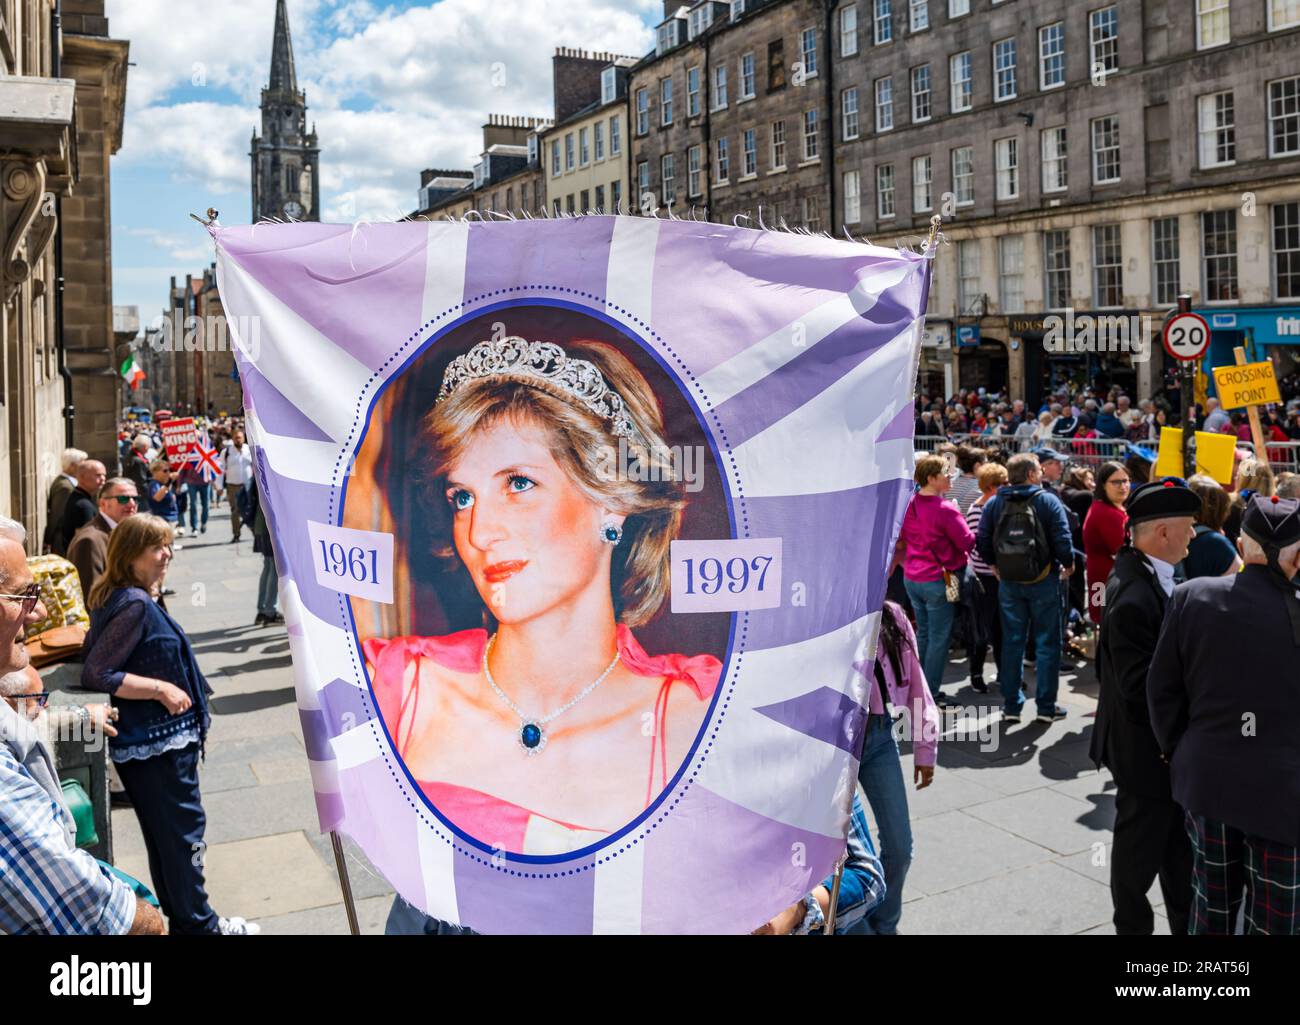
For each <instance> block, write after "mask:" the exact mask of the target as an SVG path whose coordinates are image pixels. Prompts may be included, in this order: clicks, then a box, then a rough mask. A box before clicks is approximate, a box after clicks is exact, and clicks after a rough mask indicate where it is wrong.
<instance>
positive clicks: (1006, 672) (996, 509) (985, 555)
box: [975, 452, 1074, 723]
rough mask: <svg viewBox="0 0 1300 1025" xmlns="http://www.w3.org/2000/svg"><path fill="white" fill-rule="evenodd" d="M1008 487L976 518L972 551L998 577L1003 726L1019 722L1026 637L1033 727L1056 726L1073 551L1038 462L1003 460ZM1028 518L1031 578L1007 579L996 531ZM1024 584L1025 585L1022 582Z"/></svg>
mask: <svg viewBox="0 0 1300 1025" xmlns="http://www.w3.org/2000/svg"><path fill="white" fill-rule="evenodd" d="M1007 479H1008V480H1009V481H1010V483H1009V484H1007V485H1006V486H1005V487H1002V488H999V489H998V493H997V494H996V495H994V496H993V497H992V498H990V499H989V501H988V503H987V504H986V505H985V506H984V513H983V515H981V516H980V529H979V535H978V536H977V537H976V539H975V546H976V548H977V549H978V550H979V553H980V558H981V559H983V560H984V561H985V562H986V563H988V565H989V566H991V567H993V569H994V572H995V573H997V575H998V604H999V607H1000V611H1001V615H1002V665H1001V666H999V667H998V668H999V670H1000V671H999V673H998V675H999V676H1000V677H1001V683H1002V702H1003V708H1002V717H1003V721H1004V722H1008V723H1017V722H1019V721H1020V713H1021V709H1022V708H1023V707H1024V703H1025V702H1024V699H1023V698H1022V697H1021V696H1020V681H1021V678H1022V676H1023V674H1024V665H1023V662H1024V657H1025V645H1026V642H1027V641H1028V639H1029V637H1030V635H1031V632H1032V636H1033V638H1034V649H1035V651H1036V652H1037V661H1036V665H1037V676H1038V689H1037V692H1036V694H1035V703H1036V704H1037V706H1038V721H1039V722H1053V721H1054V720H1057V719H1064V718H1065V709H1063V708H1062V707H1061V706H1060V705H1058V704H1057V703H1056V692H1057V687H1058V683H1059V677H1060V668H1061V590H1060V578H1061V577H1068V576H1069V575H1070V574H1071V573H1073V572H1074V546H1073V544H1072V543H1071V538H1070V523H1069V520H1068V519H1067V517H1066V513H1065V505H1064V504H1063V503H1062V502H1061V500H1060V499H1059V498H1057V497H1056V496H1055V495H1054V494H1052V493H1051V492H1050V491H1046V490H1044V489H1043V487H1042V480H1043V471H1042V468H1041V467H1040V466H1039V465H1038V457H1037V456H1035V455H1034V454H1033V453H1030V452H1024V453H1021V454H1020V455H1015V456H1012V457H1011V458H1010V459H1009V460H1008V461H1007ZM1022 507H1023V508H1024V509H1027V510H1029V511H1032V513H1033V516H1034V520H1035V521H1036V525H1037V531H1038V537H1037V540H1033V539H1031V540H1033V544H1032V547H1033V550H1034V552H1035V554H1034V556H1033V560H1034V568H1038V567H1041V568H1038V571H1037V572H1036V573H1035V574H1034V575H1032V576H1029V575H1028V574H1027V573H1024V572H1021V573H1018V574H1017V579H1012V578H1011V574H1010V572H1009V570H1010V567H1011V563H1010V561H1009V559H1008V556H1007V551H1006V550H1005V546H1004V550H1003V551H1002V552H1001V553H999V551H998V547H999V543H998V537H999V531H998V526H999V522H1000V520H1001V519H1002V517H1003V516H1004V515H1005V514H1006V513H1008V512H1012V511H1015V510H1020V509H1021V508H1022ZM1019 577H1027V579H1019Z"/></svg>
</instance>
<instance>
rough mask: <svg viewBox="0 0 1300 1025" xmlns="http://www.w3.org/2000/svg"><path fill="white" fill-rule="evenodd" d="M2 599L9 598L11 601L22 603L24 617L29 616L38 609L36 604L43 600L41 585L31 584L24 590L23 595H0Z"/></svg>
mask: <svg viewBox="0 0 1300 1025" xmlns="http://www.w3.org/2000/svg"><path fill="white" fill-rule="evenodd" d="M0 598H7V599H8V600H9V601H20V602H22V603H23V615H24V616H25V615H27V614H28V613H30V612H31V611H32V609H34V608H36V603H37V602H39V601H40V600H41V585H40V584H29V585H27V586H26V587H24V588H23V593H22V594H0Z"/></svg>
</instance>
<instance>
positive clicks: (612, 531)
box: [600, 523, 623, 545]
mask: <svg viewBox="0 0 1300 1025" xmlns="http://www.w3.org/2000/svg"><path fill="white" fill-rule="evenodd" d="M600 539H601V540H602V541H604V542H605V544H607V545H617V544H618V543H619V542H620V541H622V540H623V528H622V527H616V526H615V525H614V524H612V523H606V524H605V525H604V526H603V527H601V528H600Z"/></svg>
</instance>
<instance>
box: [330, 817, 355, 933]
mask: <svg viewBox="0 0 1300 1025" xmlns="http://www.w3.org/2000/svg"><path fill="white" fill-rule="evenodd" d="M330 846H331V847H333V848H334V865H335V867H336V868H338V870H339V888H340V889H341V890H342V891H343V907H344V908H345V909H346V910H347V913H348V929H349V930H350V931H351V933H352V935H353V936H360V935H361V926H360V925H358V924H357V905H356V902H355V901H354V900H353V899H352V880H351V879H350V878H349V877H348V862H347V858H346V857H344V855H343V841H342V840H340V839H339V834H338V832H337V831H336V830H333V829H331V830H330Z"/></svg>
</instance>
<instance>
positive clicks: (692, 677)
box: [362, 624, 722, 854]
mask: <svg viewBox="0 0 1300 1025" xmlns="http://www.w3.org/2000/svg"><path fill="white" fill-rule="evenodd" d="M487 640H488V635H487V631H486V630H462V631H460V632H459V633H454V634H447V635H446V636H443V637H394V638H392V639H391V640H385V639H383V638H372V639H371V640H368V641H366V642H365V643H364V644H363V645H362V649H363V651H364V652H365V656H366V661H367V662H368V663H370V665H371V666H373V667H374V672H373V674H372V675H373V683H374V691H375V697H376V698H377V699H378V702H379V714H380V715H381V716H382V717H383V720H384V722H385V723H386V724H388V726H389V728H390V729H392V730H393V731H394V733H395V736H394V743H395V744H396V747H397V753H398V755H400V756H401V757H402V758H405V757H406V753H407V747H408V746H409V744H410V740H411V737H410V731H409V729H408V731H407V732H406V733H405V734H403V733H401V732H400V724H401V723H402V722H404V721H409V722H414V720H415V712H416V709H417V707H418V705H419V701H420V694H419V689H420V673H419V669H418V665H417V669H416V672H415V673H414V674H413V676H412V682H411V685H410V686H409V687H404V686H403V679H404V678H405V676H406V670H407V667H408V666H410V665H411V664H412V663H413V662H416V661H417V660H418V659H421V658H428V659H432V660H433V661H434V662H436V663H438V665H441V666H445V667H446V668H448V669H451V670H453V671H454V672H460V673H476V672H479V671H480V669H481V668H482V665H483V649H484V646H485V645H486V644H487ZM618 651H619V655H620V658H621V661H622V663H623V665H625V666H626V667H627V668H628V669H630V670H631V671H632V672H634V673H636V674H637V675H638V676H660V677H662V678H663V683H662V685H661V686H660V688H659V692H658V694H657V696H656V698H655V702H654V718H655V730H654V734H653V735H652V736H651V737H650V752H649V757H650V767H649V778H648V780H647V782H646V796H645V806H646V807H649V806H650V803H651V801H653V800H654V798H655V795H656V794H657V793H658V792H659V791H661V790H662V789H663V788H664V787H666V786H667V785H668V778H669V775H670V773H669V768H670V767H669V765H668V724H667V713H668V695H669V691H670V690H671V689H672V687H673V686H674V685H675V684H684V685H686V686H688V687H690V689H691V691H692V693H694V695H695V697H696V698H697V699H698V700H700V701H708V700H709V699H710V698H711V697H712V696H713V692H714V690H716V689H717V686H718V678H719V676H720V675H721V673H722V663H721V662H719V661H718V660H717V659H716V658H714V657H713V656H712V655H694V656H686V655H647V654H646V652H645V649H644V648H642V647H641V645H640V644H639V643H637V640H636V638H635V637H633V636H632V631H631V630H630V629H628V627H626V626H624V625H622V624H620V625H619V627H618ZM672 768H673V769H675V768H676V766H672ZM417 782H418V783H419V786H420V789H421V790H423V791H424V794H425V796H426V797H428V799H429V802H430V803H431V804H432V805H433V806H434V807H435V808H437V809H438V811H440V812H441V813H442V814H443V815H445V816H446V817H447V818H448V819H450V820H451V821H452V822H454V823H455V824H456V826H457V827H458V828H460V829H462V830H464V831H465V832H466V833H468V834H469V835H470V836H473V837H476V838H478V839H481V840H482V839H490V841H491V842H492V843H493V844H500V845H501V846H502V847H504V848H505V849H506V850H508V851H511V852H514V853H518V854H558V853H565V852H567V851H571V850H576V849H578V848H579V847H584V846H587V845H588V844H591V843H595V842H597V841H599V840H600V839H602V838H604V837H605V836H607V835H608V833H607V832H606V831H605V830H601V829H591V828H589V827H586V826H583V825H579V824H577V823H573V822H564V821H561V820H559V819H554V818H550V817H549V816H546V815H542V814H540V813H538V812H534V811H531V810H530V809H528V808H524V807H521V806H520V805H517V804H513V803H511V802H509V801H504V800H502V799H501V798H499V797H493V796H492V795H491V794H485V793H483V792H482V791H479V790H473V789H471V788H469V787H462V786H457V785H456V784H454V783H444V782H438V781H425V780H419V781H417ZM656 782H657V783H658V786H656Z"/></svg>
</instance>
